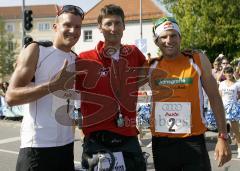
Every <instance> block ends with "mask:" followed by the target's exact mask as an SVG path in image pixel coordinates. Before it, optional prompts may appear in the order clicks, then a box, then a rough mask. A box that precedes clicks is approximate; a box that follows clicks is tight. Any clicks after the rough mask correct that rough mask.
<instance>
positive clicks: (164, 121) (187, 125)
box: [155, 102, 191, 134]
mask: <svg viewBox="0 0 240 171" xmlns="http://www.w3.org/2000/svg"><path fill="white" fill-rule="evenodd" d="M155 131H156V132H162V133H172V134H186V133H188V134H189V133H191V103H190V102H156V105H155Z"/></svg>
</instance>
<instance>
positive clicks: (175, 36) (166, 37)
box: [156, 30, 181, 58]
mask: <svg viewBox="0 0 240 171" xmlns="http://www.w3.org/2000/svg"><path fill="white" fill-rule="evenodd" d="M156 43H157V45H158V47H159V48H160V50H161V51H162V54H163V57H167V58H175V57H176V56H177V55H178V54H179V53H180V43H181V37H180V35H179V33H178V32H177V31H176V30H166V31H162V32H161V33H160V34H159V36H158V38H157V42H156Z"/></svg>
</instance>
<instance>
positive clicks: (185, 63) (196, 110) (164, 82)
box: [150, 53, 206, 138]
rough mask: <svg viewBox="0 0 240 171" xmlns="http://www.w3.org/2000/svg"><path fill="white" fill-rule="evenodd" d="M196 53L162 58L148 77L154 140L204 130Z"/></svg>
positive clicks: (198, 65)
mask: <svg viewBox="0 0 240 171" xmlns="http://www.w3.org/2000/svg"><path fill="white" fill-rule="evenodd" d="M201 72H202V67H201V61H200V57H199V54H197V53H195V54H193V56H192V58H190V57H189V56H184V55H183V54H181V55H180V56H177V57H176V58H175V59H165V58H162V59H161V60H159V61H158V62H157V63H155V68H154V69H153V71H152V72H151V75H150V86H151V89H152V102H153V104H152V115H151V132H152V135H153V136H157V137H178V138H183V137H188V136H192V135H200V134H203V133H204V132H205V131H206V127H205V124H204V123H205V119H204V116H203V94H202V84H201Z"/></svg>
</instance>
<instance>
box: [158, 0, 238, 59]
mask: <svg viewBox="0 0 240 171" xmlns="http://www.w3.org/2000/svg"><path fill="white" fill-rule="evenodd" d="M159 1H161V2H162V3H163V4H164V5H166V8H167V9H168V11H169V12H170V13H172V14H173V16H174V17H175V18H176V19H177V21H178V22H179V25H180V29H181V33H182V44H181V46H182V47H181V48H182V49H186V48H194V49H202V50H204V51H206V54H207V55H208V56H209V58H210V60H211V61H213V60H214V58H215V57H216V56H218V54H219V53H223V54H224V55H226V56H227V58H228V59H229V60H232V59H234V58H238V57H240V17H239V16H240V5H239V4H240V0H213V1H210V0H159Z"/></svg>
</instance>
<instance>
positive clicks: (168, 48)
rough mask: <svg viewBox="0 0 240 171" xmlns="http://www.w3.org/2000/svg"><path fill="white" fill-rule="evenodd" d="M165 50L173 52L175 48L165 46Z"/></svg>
mask: <svg viewBox="0 0 240 171" xmlns="http://www.w3.org/2000/svg"><path fill="white" fill-rule="evenodd" d="M165 49H166V50H173V49H174V46H165Z"/></svg>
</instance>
